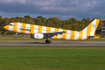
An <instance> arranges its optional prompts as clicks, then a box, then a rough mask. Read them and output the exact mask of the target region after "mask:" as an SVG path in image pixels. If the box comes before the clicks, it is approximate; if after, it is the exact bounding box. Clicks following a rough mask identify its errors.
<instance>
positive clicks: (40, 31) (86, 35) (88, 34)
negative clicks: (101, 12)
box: [4, 19, 100, 44]
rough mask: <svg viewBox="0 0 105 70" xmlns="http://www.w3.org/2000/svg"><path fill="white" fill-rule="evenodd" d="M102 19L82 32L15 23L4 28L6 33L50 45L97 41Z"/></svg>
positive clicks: (95, 21)
mask: <svg viewBox="0 0 105 70" xmlns="http://www.w3.org/2000/svg"><path fill="white" fill-rule="evenodd" d="M99 22H100V19H95V20H93V21H92V22H91V23H90V24H89V25H88V26H87V27H86V28H84V29H83V30H82V31H73V30H66V29H61V28H53V27H46V26H40V25H33V24H27V23H20V22H13V23H9V24H8V25H6V26H4V29H5V30H6V31H11V32H16V33H21V34H28V35H30V37H31V38H33V39H46V40H45V43H47V44H50V43H51V40H50V39H62V40H88V39H97V38H99V36H96V35H95V31H96V29H97V27H98V24H99Z"/></svg>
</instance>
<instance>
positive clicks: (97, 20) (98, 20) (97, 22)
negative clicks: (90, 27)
mask: <svg viewBox="0 0 105 70" xmlns="http://www.w3.org/2000/svg"><path fill="white" fill-rule="evenodd" d="M99 22H100V19H96V26H95V30H94V33H95V31H96V29H97V26H98V24H99Z"/></svg>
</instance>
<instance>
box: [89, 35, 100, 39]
mask: <svg viewBox="0 0 105 70" xmlns="http://www.w3.org/2000/svg"><path fill="white" fill-rule="evenodd" d="M87 38H89V39H98V38H99V36H87Z"/></svg>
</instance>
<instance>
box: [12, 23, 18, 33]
mask: <svg viewBox="0 0 105 70" xmlns="http://www.w3.org/2000/svg"><path fill="white" fill-rule="evenodd" d="M17 27H18V24H17V23H14V24H13V32H17Z"/></svg>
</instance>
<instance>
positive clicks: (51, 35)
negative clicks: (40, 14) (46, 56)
mask: <svg viewBox="0 0 105 70" xmlns="http://www.w3.org/2000/svg"><path fill="white" fill-rule="evenodd" d="M63 33H66V32H64V31H62V32H52V33H43V34H44V36H45V38H52V37H53V36H54V35H57V34H61V35H62V34H63Z"/></svg>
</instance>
